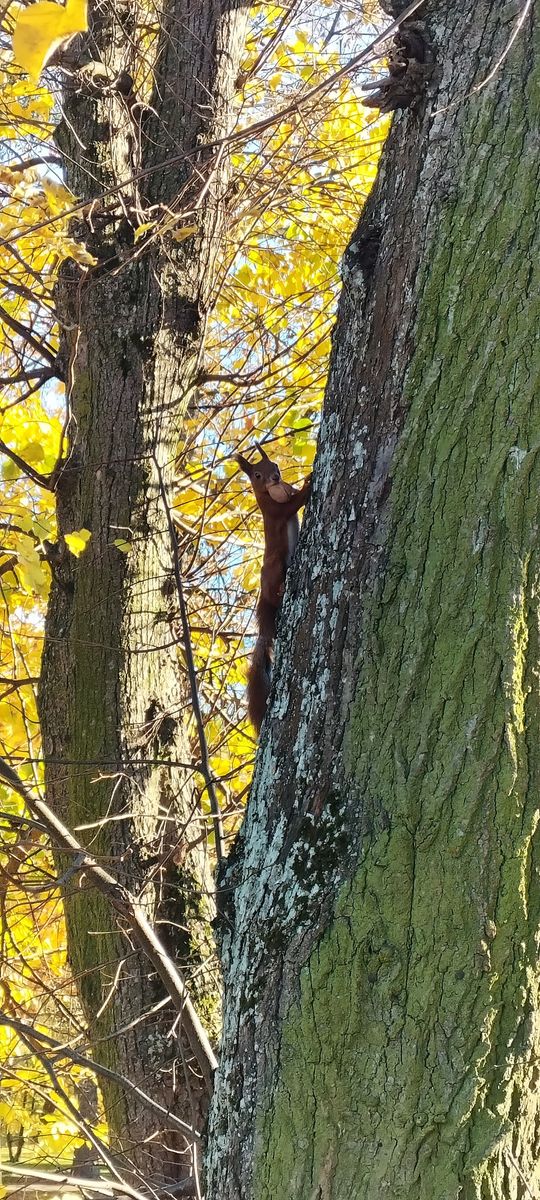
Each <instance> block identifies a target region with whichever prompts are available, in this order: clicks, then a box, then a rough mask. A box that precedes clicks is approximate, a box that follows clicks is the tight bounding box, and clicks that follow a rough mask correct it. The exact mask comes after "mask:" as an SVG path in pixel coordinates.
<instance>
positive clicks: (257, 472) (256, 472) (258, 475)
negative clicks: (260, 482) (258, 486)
mask: <svg viewBox="0 0 540 1200" xmlns="http://www.w3.org/2000/svg"><path fill="white" fill-rule="evenodd" d="M255 479H262V475H261V472H260V471H255Z"/></svg>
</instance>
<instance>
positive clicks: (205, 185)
mask: <svg viewBox="0 0 540 1200" xmlns="http://www.w3.org/2000/svg"><path fill="white" fill-rule="evenodd" d="M154 20H155V21H156V22H157V21H158V20H159V26H158V25H157V24H156V27H155V28H154V27H153V24H152V19H151V14H150V15H149V10H148V8H147V6H146V7H143V6H139V5H137V4H131V3H129V4H126V3H122V2H119V0H115V3H114V5H113V4H111V5H109V4H108V3H107V4H101V3H94V5H93V17H92V27H91V33H90V35H89V36H88V38H86V39H85V42H84V45H83V46H82V48H78V52H77V56H76V59H75V66H74V68H73V69H74V77H73V81H72V83H71V84H70V86H69V88H68V89H67V92H66V96H65V108H64V115H63V120H62V123H61V126H60V128H59V131H58V142H59V145H60V147H61V150H62V152H63V155H64V162H65V165H66V172H67V176H68V180H69V182H70V184H71V186H72V187H73V190H74V191H75V193H76V194H78V195H80V196H83V198H87V199H88V200H89V202H90V203H89V206H88V209H87V211H86V214H85V219H84V221H82V220H81V221H80V222H78V223H77V225H76V233H77V234H78V236H79V237H80V238H81V240H83V241H84V242H85V243H86V245H87V247H88V249H89V251H90V252H91V254H92V255H93V256H94V258H95V260H96V262H95V266H94V267H92V268H91V269H89V271H88V272H87V273H86V274H83V273H82V272H81V271H80V269H79V268H78V267H77V266H76V265H75V264H73V263H68V264H67V266H66V269H65V270H64V271H63V274H62V279H61V282H60V285H59V288H58V315H59V319H60V322H61V331H62V353H63V358H64V363H65V369H66V378H67V381H68V387H67V392H68V413H69V420H68V426H67V451H66V457H65V459H64V462H63V464H62V469H61V470H60V472H59V475H58V481H57V498H58V533H59V547H58V553H57V556H56V557H57V559H58V564H57V566H56V568H55V578H54V582H53V588H52V593H51V599H50V605H49V612H48V617H47V636H46V647H45V654H44V660H43V672H42V680H41V688H40V718H41V723H42V730H43V745H44V754H45V758H46V762H47V769H46V785H47V793H48V797H49V799H50V801H51V803H52V804H53V805H54V807H55V809H56V810H57V811H58V812H59V814H60V815H61V816H62V818H63V819H64V820H65V822H66V823H67V824H69V826H70V827H71V828H72V829H75V830H79V831H80V837H81V839H82V840H83V841H84V843H85V844H86V845H87V846H88V847H89V848H91V849H92V851H93V852H95V853H96V854H97V855H98V856H104V860H105V865H107V866H108V867H110V868H111V869H112V870H113V872H115V873H116V874H117V876H118V877H119V878H120V879H121V880H122V882H124V883H128V884H129V886H130V888H131V890H132V891H133V892H135V893H137V894H139V895H140V896H142V897H143V899H144V903H145V906H146V911H147V915H148V916H149V917H150V919H151V920H152V921H153V922H154V923H158V931H159V932H160V934H161V935H162V936H163V937H164V938H165V940H166V941H167V944H168V946H169V950H170V952H171V953H172V954H173V956H174V958H175V959H176V961H177V962H178V963H180V964H181V966H182V968H183V969H184V970H185V972H186V974H187V977H188V980H189V981H190V983H191V986H192V988H193V994H194V998H195V1000H196V1002H197V1003H198V1005H199V1011H200V1013H201V1015H202V1016H203V1019H206V1020H207V1021H208V1025H209V1028H210V1030H211V1031H212V1030H213V1032H214V1033H215V1032H216V1024H217V1022H216V1007H217V1003H218V998H217V990H216V981H215V972H213V971H212V970H209V969H207V964H208V960H209V955H210V953H211V939H210V937H209V920H210V918H211V917H212V903H211V897H210V895H209V889H210V876H209V871H208V862H207V847H205V845H204V841H203V842H202V843H201V830H204V826H203V825H202V824H201V822H202V817H201V814H200V812H199V808H198V801H197V794H198V790H200V784H201V778H200V776H199V777H198V778H194V776H193V772H192V770H191V768H190V766H189V764H190V750H189V746H188V740H187V736H186V731H185V713H186V709H187V708H188V707H189V704H190V696H189V693H188V689H187V686H186V681H185V678H184V672H183V670H182V668H181V663H180V660H179V656H178V649H177V642H178V640H179V628H180V625H179V616H178V596H177V593H176V590H175V583H174V577H173V573H172V550H171V544H170V537H169V532H168V528H167V520H166V511H165V508H164V504H163V497H162V495H161V492H160V476H161V477H162V478H163V480H164V483H165V486H167V485H170V483H171V481H172V480H173V477H174V465H175V457H176V454H177V448H178V441H179V436H180V433H181V428H182V419H183V416H184V413H185V409H186V404H187V401H188V398H189V393H190V389H191V388H192V387H193V383H194V380H195V377H196V373H197V370H198V364H199V359H200V351H201V346H202V337H203V332H204V323H205V313H206V310H207V306H208V304H209V301H210V298H211V288H212V270H213V263H214V259H215V256H216V251H217V248H218V246H219V237H220V228H221V224H222V220H223V208H224V201H225V193H226V188H227V167H226V162H227V156H226V155H224V154H223V153H221V154H220V153H219V152H218V151H217V150H216V149H214V148H212V147H209V148H208V149H205V145H207V144H208V143H210V142H212V141H215V140H218V141H219V139H220V138H222V137H223V135H224V134H226V133H227V132H228V131H229V130H230V128H231V123H232V115H233V108H232V103H233V97H234V84H235V78H236V75H237V71H238V64H239V61H240V57H241V53H242V49H243V44H244V35H245V23H246V9H245V7H244V6H243V4H242V3H241V2H240V0H239V2H238V3H235V2H234V0H232V2H231V0H204V3H203V2H202V0H165V3H164V4H163V5H162V6H161V7H160V10H159V14H157V13H156V15H155V17H154ZM141 173H142V178H139V179H138V180H135V181H134V180H133V177H134V176H137V175H141ZM118 185H125V186H123V187H121V188H120V190H118ZM102 193H105V195H104V197H103V198H101V196H102ZM152 222H156V224H155V225H153V224H152ZM164 223H166V224H168V226H169V232H168V233H167V232H164V231H163V224H164ZM187 227H190V228H191V231H192V232H191V234H190V235H189V236H187V237H185V236H184V234H183V233H182V231H185V229H186V228H187ZM135 228H138V229H139V235H138V238H137V239H135V238H134V230H135ZM160 230H161V232H160ZM145 238H146V239H147V240H146V241H145ZM80 528H86V529H88V530H89V531H90V533H91V539H90V541H89V543H88V548H87V549H86V551H85V552H84V554H82V555H81V556H80V558H78V559H75V558H73V557H72V556H71V555H69V554H64V553H63V552H64V546H65V544H64V537H65V535H66V534H67V533H69V532H71V531H73V530H78V529H80ZM126 543H127V544H128V545H127V552H126ZM196 784H198V788H197V786H195V785H196ZM66 916H67V925H68V944H69V954H70V959H71V963H72V967H73V971H74V975H75V978H76V979H77V981H78V983H79V986H80V992H81V997H82V1001H83V1005H84V1010H85V1013H86V1016H87V1018H88V1021H89V1025H90V1036H91V1040H92V1042H93V1048H94V1054H95V1055H96V1057H97V1059H98V1060H99V1061H101V1062H103V1063H104V1064H105V1065H106V1066H108V1067H110V1068H113V1069H114V1070H115V1071H117V1072H120V1073H122V1074H124V1075H126V1076H127V1077H128V1078H129V1079H130V1081H132V1082H137V1083H141V1084H142V1085H143V1086H144V1089H145V1091H147V1092H150V1093H151V1094H152V1095H153V1096H154V1097H155V1098H157V1099H158V1100H159V1101H160V1102H161V1103H165V1104H166V1105H168V1106H169V1105H170V1106H171V1107H172V1109H173V1110H175V1111H176V1112H177V1113H180V1115H181V1116H182V1117H183V1118H184V1119H185V1120H188V1121H189V1122H192V1123H193V1124H194V1125H195V1126H196V1127H197V1128H198V1129H200V1128H201V1125H202V1122H203V1119H204V1114H205V1111H206V1107H207V1101H208V1095H207V1087H206V1085H205V1084H204V1082H203V1080H202V1078H201V1073H200V1070H199V1068H198V1066H197V1064H196V1063H194V1062H193V1060H192V1058H191V1057H190V1055H189V1053H188V1050H187V1047H186V1044H185V1043H184V1039H183V1037H182V1035H181V1032H180V1033H179V1029H178V1022H177V1021H175V1014H174V1012H173V1011H172V1009H171V1006H170V1004H164V995H163V988H162V986H161V984H160V982H159V981H158V979H157V978H156V977H155V975H154V974H153V973H152V971H151V970H150V968H149V964H148V962H147V961H145V959H144V958H143V957H142V956H141V954H140V953H139V952H138V951H137V949H136V946H135V945H134V944H133V941H132V939H131V936H130V931H129V929H124V930H119V928H118V926H117V923H116V921H115V918H114V914H113V913H112V911H111V910H110V909H109V908H108V905H107V902H106V900H105V899H104V898H102V897H100V896H99V895H98V894H96V893H95V892H93V891H90V890H80V889H79V888H78V887H77V888H75V887H73V886H72V889H71V890H68V894H67V895H66ZM205 964H206V966H205ZM104 1095H105V1100H106V1107H107V1115H108V1119H109V1122H110V1125H111V1129H112V1133H113V1136H114V1138H115V1141H116V1146H117V1148H118V1149H119V1150H120V1149H123V1150H124V1151H125V1153H126V1154H127V1156H128V1160H130V1159H133V1160H134V1161H135V1163H136V1165H137V1166H138V1168H139V1169H140V1170H143V1171H145V1173H146V1174H148V1175H151V1177H152V1179H153V1181H154V1183H155V1182H156V1181H157V1180H159V1178H160V1177H161V1178H163V1177H165V1178H168V1179H171V1178H172V1179H174V1178H177V1177H178V1176H179V1175H182V1174H183V1173H184V1169H185V1166H186V1161H187V1157H188V1156H187V1155H186V1154H185V1150H186V1146H185V1144H184V1143H183V1141H182V1139H180V1140H179V1139H178V1134H174V1133H173V1132H172V1131H171V1130H167V1128H164V1129H162V1130H161V1131H160V1135H159V1137H157V1136H156V1118H155V1114H153V1113H152V1112H150V1111H149V1110H147V1109H145V1108H144V1107H143V1106H141V1105H140V1103H139V1102H138V1101H137V1098H136V1097H134V1095H133V1093H130V1092H128V1091H125V1090H124V1089H123V1088H122V1087H121V1086H116V1085H114V1084H111V1083H110V1082H109V1083H108V1084H107V1085H106V1087H104Z"/></svg>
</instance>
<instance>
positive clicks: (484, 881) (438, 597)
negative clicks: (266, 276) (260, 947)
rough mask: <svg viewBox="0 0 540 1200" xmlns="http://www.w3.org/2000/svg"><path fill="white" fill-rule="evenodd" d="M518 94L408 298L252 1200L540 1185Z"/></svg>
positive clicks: (488, 1196)
mask: <svg viewBox="0 0 540 1200" xmlns="http://www.w3.org/2000/svg"><path fill="white" fill-rule="evenodd" d="M536 76H538V68H536ZM524 77H525V78H526V86H525V87H524V86H523V80H522V78H521V77H520V75H519V71H518V72H517V73H516V75H515V76H514V77H513V76H512V71H511V70H510V71H509V77H508V79H507V82H506V85H505V86H503V87H501V88H500V89H493V91H492V92H490V93H486V92H484V94H483V95H481V96H480V98H476V99H475V100H474V101H469V107H468V113H467V120H466V122H465V124H464V125H463V124H462V125H461V126H460V136H461V150H462V159H461V175H460V177H459V178H458V179H456V181H455V189H454V190H453V192H452V194H451V195H449V196H448V197H447V199H446V201H445V204H444V208H443V211H442V214H441V218H440V220H439V221H438V222H437V225H436V229H435V236H434V238H433V241H432V248H431V251H430V253H429V255H428V256H427V258H426V260H425V265H424V270H423V276H422V278H421V280H419V282H418V285H417V296H418V310H417V319H416V346H415V351H414V354H413V358H412V362H411V366H410V371H409V375H408V386H407V393H408V394H407V396H406V397H404V400H405V402H408V405H409V413H408V417H407V421H406V425H405V430H404V434H403V437H402V439H401V442H400V445H399V449H398V453H397V456H396V460H395V467H394V470H393V481H392V491H391V499H390V513H389V517H388V524H387V537H386V544H387V561H386V567H385V570H384V572H383V573H382V575H381V576H380V587H379V589H378V590H377V591H376V592H375V594H373V595H371V596H370V597H366V610H365V624H364V636H363V641H362V645H361V646H360V647H358V688H357V693H356V699H355V702H354V705H353V709H352V714H351V720H350V725H349V731H348V738H347V757H348V763H349V768H350V772H351V775H352V776H353V777H354V780H355V784H356V786H358V788H359V790H360V794H361V795H363V797H364V803H365V817H366V820H365V825H366V830H367V832H366V836H365V840H364V851H363V858H362V862H361V865H360V866H359V869H358V872H357V875H356V877H355V878H354V879H353V880H352V882H351V883H349V884H348V885H347V886H346V887H344V888H343V889H342V892H341V894H340V896H339V900H338V903H337V906H336V910H335V914H334V918H333V922H332V925H331V927H330V929H329V930H328V932H327V934H326V935H325V937H324V938H323V939H322V941H321V942H320V944H319V945H318V947H317V949H316V950H315V951H314V952H313V953H312V955H311V958H310V960H309V963H308V965H307V967H306V968H305V969H304V971H303V973H302V976H301V982H300V998H299V1000H298V1002H297V1003H295V1004H294V1005H293V1006H292V1007H291V1009H290V1011H289V1013H288V1015H287V1017H286V1019H285V1022H284V1026H283V1032H282V1042H281V1055H280V1067H279V1080H278V1082H277V1086H276V1090H275V1093H274V1094H273V1096H272V1097H271V1098H269V1100H268V1103H267V1106H266V1111H265V1113H264V1115H263V1116H262V1118H261V1120H260V1123H259V1130H258V1139H257V1153H256V1171H255V1186H254V1195H255V1196H256V1197H258V1198H260V1200H270V1198H271V1197H272V1198H274V1197H276V1196H282V1195H284V1194H287V1196H288V1197H290V1200H296V1198H298V1200H300V1198H302V1200H345V1197H346V1198H347V1200H353V1198H354V1200H364V1198H369V1200H375V1198H376V1200H379V1198H380V1197H382V1196H387V1195H388V1196H392V1197H393V1198H394V1200H396V1198H398V1197H402V1198H403V1200H405V1198H406V1200H457V1197H458V1196H459V1197H460V1200H473V1198H474V1200H479V1198H480V1197H481V1198H482V1200H495V1197H497V1198H498V1200H500V1197H501V1196H502V1195H504V1196H508V1197H518V1196H519V1197H520V1196H525V1195H527V1194H528V1193H527V1188H528V1187H530V1188H532V1189H533V1190H534V1188H535V1187H536V1186H537V1185H536V1184H535V1182H534V1179H535V1172H536V1170H537V1167H536V1149H535V1147H536V1137H537V1120H538V1114H537V1100H536V1098H535V1096H534V1091H533V1088H532V1081H533V1077H534V1073H535V1071H536V1066H535V1063H536V1058H537V1055H538V1052H539V1049H540V1046H539V1043H538V1032H537V1029H536V1025H537V1014H538V982H537V976H536V970H535V966H536V958H537V949H538V948H537V938H538V924H539V916H540V908H539V905H538V883H537V877H536V873H535V868H536V860H537V855H538V847H537V839H536V838H535V833H536V827H537V821H538V796H539V794H540V761H539V750H538V742H539V736H538V731H539V726H540V709H539V702H538V700H539V697H538V662H539V647H538V617H539V614H538V593H539V587H540V559H539V551H538V543H539V509H538V496H539V494H540V454H539V451H540V409H539V401H538V382H539V377H540V343H539V341H538V328H539V323H540V304H539V300H538V297H539V296H540V272H539V269H538V262H539V259H540V254H539V251H540V246H539V235H538V229H539V227H540V225H539V218H540V211H539V201H538V195H539V193H538V158H537V154H536V152H535V151H534V146H533V143H534V135H533V132H532V131H533V129H534V128H535V112H536V110H537V108H538V96H539V95H540V87H539V86H538V83H539V81H538V78H536V80H533V78H532V76H531V75H528V76H527V72H526V71H525V73H524ZM537 115H538V114H537V113H536V116H537ZM456 136H458V134H457V130H456ZM516 1164H517V1166H516ZM524 1179H525V1181H528V1183H527V1182H523V1180H524ZM285 1181H287V1187H286V1191H285ZM529 1194H530V1193H529Z"/></svg>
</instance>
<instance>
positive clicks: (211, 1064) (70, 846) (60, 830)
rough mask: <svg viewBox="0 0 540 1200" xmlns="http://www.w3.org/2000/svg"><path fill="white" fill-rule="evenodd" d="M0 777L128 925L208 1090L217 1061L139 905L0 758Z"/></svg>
mask: <svg viewBox="0 0 540 1200" xmlns="http://www.w3.org/2000/svg"><path fill="white" fill-rule="evenodd" d="M0 777H1V778H2V780H3V781H4V782H5V783H7V784H8V786H9V787H11V788H13V791H14V792H17V794H18V795H19V796H21V797H22V799H23V800H24V801H25V803H26V804H27V805H28V808H29V809H30V812H31V813H33V814H34V815H35V816H37V817H39V818H40V819H41V820H42V821H43V824H44V825H45V827H46V829H47V832H48V834H49V836H50V837H51V838H52V839H53V840H54V843H55V845H56V846H57V847H58V848H59V849H60V850H63V851H64V852H66V853H68V854H76V855H81V856H82V857H81V863H82V864H83V866H84V870H85V872H86V874H87V875H88V878H89V879H91V880H92V883H94V884H95V886H96V887H97V888H98V890H99V891H100V892H101V893H102V895H104V896H106V897H107V899H108V900H109V901H110V903H111V905H112V907H113V908H114V909H115V911H116V912H117V913H119V914H120V916H122V917H123V918H124V919H125V920H126V919H127V920H128V921H130V922H131V924H132V928H133V934H134V937H135V938H136V940H137V941H138V943H139V946H140V947H141V949H142V950H143V951H144V953H145V954H146V955H147V957H148V958H149V960H150V962H151V963H152V965H153V966H154V968H155V970H156V971H157V974H158V975H159V977H160V979H161V981H162V983H163V985H164V987H165V988H166V989H167V992H168V994H169V996H170V998H171V1001H172V1002H173V1004H174V1005H175V1007H176V1008H177V1009H178V1012H179V1013H180V1014H181V1020H182V1025H183V1028H184V1030H185V1032H186V1036H187V1038H188V1041H189V1044H190V1047H191V1050H192V1052H193V1054H194V1055H195V1058H196V1060H197V1062H198V1064H199V1067H200V1069H201V1071H202V1073H203V1075H204V1078H205V1080H206V1082H207V1084H208V1086H209V1088H211V1087H212V1082H213V1074H214V1071H215V1069H216V1067H217V1059H216V1057H215V1054H214V1052H213V1050H212V1047H211V1045H210V1042H209V1040H208V1037H207V1034H206V1031H205V1029H204V1028H203V1025H202V1023H201V1021H200V1019H199V1016H198V1014H197V1012H196V1009H195V1007H194V1005H193V1001H192V1000H191V998H190V996H189V993H188V990H187V987H186V984H185V981H184V978H183V976H182V975H181V973H180V971H179V970H178V968H177V967H175V965H174V963H173V962H172V961H171V959H170V957H169V955H168V954H167V951H166V950H165V947H164V946H163V943H162V942H161V941H160V939H159V938H158V936H157V934H156V932H155V930H154V929H153V928H152V926H151V925H150V922H149V921H148V920H147V918H146V916H145V914H144V910H143V908H142V905H141V904H139V902H138V901H137V900H136V899H135V897H134V896H132V895H131V894H130V893H129V892H128V890H127V888H125V887H122V885H121V884H120V883H118V880H116V879H115V878H114V876H112V875H110V874H109V872H108V871H105V869H104V868H103V867H100V866H99V864H98V863H97V862H96V860H95V859H94V858H93V857H92V855H91V854H89V853H88V851H87V850H85V849H84V847H83V846H81V844H80V842H78V841H77V839H76V838H75V837H74V836H73V834H72V833H71V832H70V830H69V829H68V828H67V827H66V826H65V825H64V824H63V822H62V821H60V819H59V818H58V817H57V816H56V813H53V811H52V809H50V808H49V806H48V805H47V804H45V801H44V800H38V799H34V797H33V796H32V795H31V793H30V792H29V790H28V788H26V787H25V785H24V784H23V782H22V780H21V779H19V776H18V775H17V774H16V772H15V771H14V770H13V769H12V768H11V767H10V766H8V764H7V763H6V762H5V761H4V760H3V759H0Z"/></svg>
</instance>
